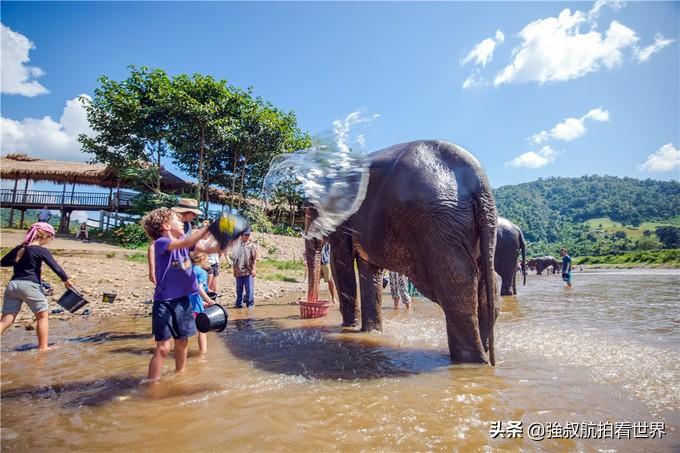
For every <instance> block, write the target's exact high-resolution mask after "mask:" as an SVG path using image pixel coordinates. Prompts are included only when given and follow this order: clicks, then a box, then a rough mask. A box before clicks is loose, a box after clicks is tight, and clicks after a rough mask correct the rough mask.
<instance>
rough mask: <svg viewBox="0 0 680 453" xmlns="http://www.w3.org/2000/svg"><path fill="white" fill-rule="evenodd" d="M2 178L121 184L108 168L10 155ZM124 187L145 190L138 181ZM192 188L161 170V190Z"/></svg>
mask: <svg viewBox="0 0 680 453" xmlns="http://www.w3.org/2000/svg"><path fill="white" fill-rule="evenodd" d="M0 178H2V179H30V180H32V181H49V182H54V183H68V184H88V185H94V186H101V187H114V186H116V184H117V182H118V175H117V173H116V171H115V170H114V169H112V168H111V167H108V166H107V165H104V164H88V163H86V162H70V161H62V160H47V159H38V158H35V157H31V156H27V155H26V154H8V155H7V156H4V157H0ZM121 184H122V185H123V186H125V187H130V188H135V189H143V188H142V187H139V186H138V185H136V184H135V181H122V182H121ZM192 186H193V185H192V184H190V183H188V182H186V181H184V180H183V179H182V178H180V177H178V176H176V175H174V174H172V173H170V172H169V171H167V170H166V169H165V168H163V167H161V190H163V191H165V192H180V191H183V190H191V187H192Z"/></svg>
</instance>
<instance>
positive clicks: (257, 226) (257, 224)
mask: <svg viewBox="0 0 680 453" xmlns="http://www.w3.org/2000/svg"><path fill="white" fill-rule="evenodd" d="M241 215H243V217H245V218H246V219H248V221H249V222H250V227H251V228H252V229H253V230H254V231H257V232H260V233H271V232H272V231H273V230H274V225H272V222H271V220H269V217H267V214H266V213H265V211H264V209H262V208H259V207H257V206H253V205H248V206H246V207H244V208H243V209H242V210H241Z"/></svg>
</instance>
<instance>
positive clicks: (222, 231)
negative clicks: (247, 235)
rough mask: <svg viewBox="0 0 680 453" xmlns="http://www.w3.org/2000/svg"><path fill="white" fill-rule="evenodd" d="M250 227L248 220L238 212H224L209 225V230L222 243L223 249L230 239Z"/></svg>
mask: <svg viewBox="0 0 680 453" xmlns="http://www.w3.org/2000/svg"><path fill="white" fill-rule="evenodd" d="M248 229H249V226H248V221H247V220H246V219H244V218H243V217H241V216H240V215H237V214H224V215H222V216H220V218H218V219H217V220H215V221H214V222H213V223H211V224H210V226H209V227H208V231H209V232H210V234H212V235H213V236H214V237H215V239H216V240H217V242H219V243H220V248H221V249H223V250H224V249H226V248H227V245H229V242H230V241H233V240H234V239H236V238H237V237H239V236H240V235H241V234H243V232H244V231H246V230H248Z"/></svg>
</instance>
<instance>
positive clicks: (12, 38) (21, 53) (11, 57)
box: [0, 24, 49, 97]
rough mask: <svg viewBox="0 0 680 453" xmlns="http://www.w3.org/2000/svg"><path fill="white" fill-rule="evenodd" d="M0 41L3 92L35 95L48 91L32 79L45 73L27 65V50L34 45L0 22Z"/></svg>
mask: <svg viewBox="0 0 680 453" xmlns="http://www.w3.org/2000/svg"><path fill="white" fill-rule="evenodd" d="M0 29H1V30H0V42H1V43H2V45H1V47H2V52H1V54H2V57H1V60H2V79H1V82H0V85H1V86H2V92H3V93H5V94H20V95H23V96H30V97H32V96H37V95H39V94H45V93H49V91H48V90H47V88H45V87H44V86H42V85H41V84H40V83H39V82H38V81H36V80H33V79H35V78H38V77H40V76H42V75H44V74H45V72H44V71H43V70H42V69H40V68H38V67H35V66H27V65H26V64H27V63H28V62H29V60H30V58H29V57H28V52H29V51H30V50H31V49H35V46H34V45H33V43H32V42H31V41H29V39H28V38H26V37H25V36H24V35H22V34H20V33H17V32H15V31H12V30H10V29H9V27H6V26H5V25H4V24H0Z"/></svg>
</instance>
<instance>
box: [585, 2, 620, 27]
mask: <svg viewBox="0 0 680 453" xmlns="http://www.w3.org/2000/svg"><path fill="white" fill-rule="evenodd" d="M605 5H608V6H610V7H611V8H612V9H613V10H614V11H618V10H620V9H621V8H623V7H624V5H625V2H624V1H622V0H597V1H596V2H595V3H594V4H593V7H592V8H590V11H588V21H589V22H594V21H595V19H597V18H598V17H599V16H600V10H601V9H602V7H604V6H605Z"/></svg>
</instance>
